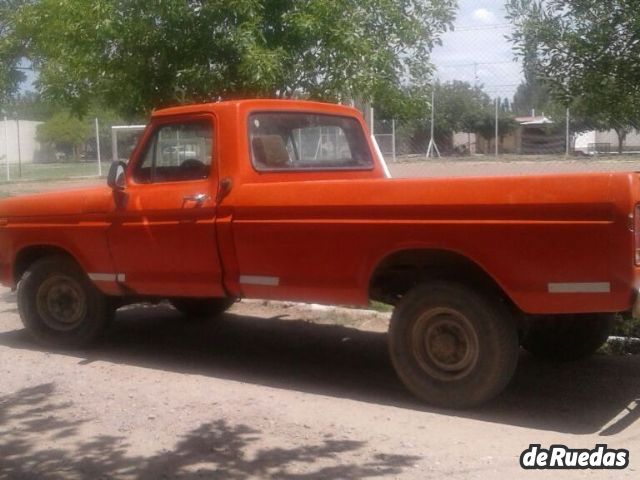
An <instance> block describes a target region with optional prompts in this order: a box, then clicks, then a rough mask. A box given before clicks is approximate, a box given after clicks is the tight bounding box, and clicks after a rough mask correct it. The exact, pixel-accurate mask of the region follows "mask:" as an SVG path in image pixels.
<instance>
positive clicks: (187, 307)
mask: <svg viewBox="0 0 640 480" xmlns="http://www.w3.org/2000/svg"><path fill="white" fill-rule="evenodd" d="M235 301H236V300H235V298H226V297H223V298H174V299H172V300H171V305H173V307H174V308H175V309H176V310H178V311H179V312H181V313H182V314H183V315H185V316H187V317H188V318H192V319H210V318H215V317H218V316H220V315H221V314H222V313H224V312H226V311H227V310H228V309H229V308H230V307H231V305H233V304H234V303H235Z"/></svg>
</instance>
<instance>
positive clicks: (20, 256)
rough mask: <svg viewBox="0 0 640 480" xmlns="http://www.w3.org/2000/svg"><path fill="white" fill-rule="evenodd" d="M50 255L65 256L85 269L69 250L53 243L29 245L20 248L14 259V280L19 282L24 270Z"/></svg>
mask: <svg viewBox="0 0 640 480" xmlns="http://www.w3.org/2000/svg"><path fill="white" fill-rule="evenodd" d="M49 256H63V257H66V258H69V259H70V260H72V261H73V262H75V263H76V264H77V265H78V266H80V268H82V269H83V271H84V270H85V269H84V268H83V266H82V263H81V262H80V261H79V260H78V259H77V258H76V256H75V255H73V254H72V253H71V252H70V251H69V250H67V249H65V248H63V247H60V246H58V245H52V244H38V245H27V246H24V247H23V248H21V249H20V250H18V252H17V253H16V255H15V257H14V261H13V270H12V274H13V281H14V283H15V284H17V283H18V282H19V281H20V279H21V278H22V275H24V272H26V271H27V269H28V268H29V267H30V266H31V265H33V263H34V262H37V261H38V260H40V259H42V258H45V257H49Z"/></svg>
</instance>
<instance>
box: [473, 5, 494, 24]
mask: <svg viewBox="0 0 640 480" xmlns="http://www.w3.org/2000/svg"><path fill="white" fill-rule="evenodd" d="M472 17H473V19H474V20H476V21H478V22H480V23H494V22H495V21H496V15H495V14H494V13H493V12H491V11H489V10H487V9H486V8H478V9H476V10H474V11H473V14H472Z"/></svg>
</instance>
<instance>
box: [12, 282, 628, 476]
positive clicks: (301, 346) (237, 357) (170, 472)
mask: <svg viewBox="0 0 640 480" xmlns="http://www.w3.org/2000/svg"><path fill="white" fill-rule="evenodd" d="M347 317H348V316H345V315H344V314H342V313H340V311H335V310H330V311H324V310H319V309H310V308H300V307H289V306H286V305H285V306H282V305H275V306H270V305H269V306H261V305H258V306H256V304H255V303H254V304H251V303H250V304H244V303H240V304H238V305H237V306H235V307H234V308H233V310H232V311H231V313H229V314H227V315H226V316H225V318H224V319H223V321H222V322H220V323H217V324H216V323H215V322H205V323H195V324H194V323H189V322H186V321H185V320H183V319H182V317H180V316H179V315H178V314H177V313H176V312H175V311H173V310H171V309H170V308H168V307H156V308H137V309H133V310H129V311H125V312H119V315H118V319H117V322H116V323H115V324H114V326H113V329H112V331H111V332H110V334H109V336H108V338H107V339H106V341H105V342H104V344H102V345H101V346H99V347H97V348H95V349H93V350H91V351H87V352H80V351H51V350H48V349H45V348H42V347H40V346H38V345H36V344H34V343H33V342H32V341H31V339H30V338H29V337H28V336H27V334H26V333H25V331H24V330H23V329H22V326H21V324H20V321H19V319H18V316H17V313H16V305H15V298H14V295H13V294H12V293H10V292H8V291H7V290H1V291H0V379H2V381H0V478H3V479H4V478H10V479H13V478H20V479H23V478H39V479H54V478H56V479H57V478H64V479H66V478H72V479H74V478H77V479H84V478H91V479H96V478H122V479H156V478H220V479H250V478H251V479H253V478H256V479H258V478H259V479H262V478H270V479H282V478H291V479H303V478H304V479H307V478H309V479H336V478H343V479H360V478H403V479H404V478H407V479H416V480H417V479H421V480H422V479H430V478H433V479H436V478H437V479H440V478H444V477H447V478H450V479H466V478H473V479H487V478H576V479H578V478H580V479H582V478H584V477H585V476H586V477H589V478H611V475H610V474H608V473H607V472H597V471H587V472H584V471H573V472H563V475H561V476H560V477H558V475H557V474H553V472H551V473H550V472H543V473H540V472H523V471H521V469H520V467H519V463H518V459H519V455H520V453H521V452H522V451H523V450H524V449H525V448H527V447H528V446H529V444H531V443H541V444H542V445H550V444H566V445H568V446H571V447H574V448H593V447H594V446H595V445H596V444H599V443H606V444H608V445H609V446H610V447H615V448H627V449H629V450H630V451H631V465H630V467H629V468H628V469H627V470H625V471H623V472H617V473H616V478H637V477H638V471H639V469H640V422H638V421H637V420H638V416H639V414H640V406H639V405H638V396H639V395H638V393H639V391H638V386H639V385H640V356H635V357H605V356H597V357H594V358H592V359H589V360H586V361H583V362H578V363H568V364H564V365H558V366H555V365H550V364H545V363H540V362H537V361H535V360H534V359H532V358H531V357H530V356H528V355H526V354H524V353H523V354H522V356H521V361H520V366H519V368H518V370H517V372H516V375H515V378H514V380H513V382H512V383H511V385H510V386H509V387H508V389H507V390H506V392H504V394H503V395H502V396H500V397H499V398H498V399H497V400H495V401H494V402H492V403H491V404H489V405H487V406H484V407H482V408H480V409H477V410H473V411H468V412H448V411H442V410H437V409H432V408H429V407H427V406H424V405H422V404H420V403H419V402H417V401H415V400H414V399H413V398H412V397H411V396H410V395H409V394H408V393H407V392H406V391H405V390H404V388H403V387H402V386H401V385H400V384H399V382H398V380H397V379H396V377H395V375H394V373H393V371H392V369H391V366H390V365H389V362H388V360H387V355H386V348H385V334H384V333H383V332H381V330H382V328H381V321H383V320H384V318H383V317H382V318H381V317H380V315H377V316H376V315H373V316H372V317H371V318H369V317H366V318H364V319H363V320H362V321H359V322H358V321H354V320H353V319H351V320H349V319H348V318H347ZM333 320H336V321H337V322H338V323H340V324H329V323H328V322H331V321H333ZM354 323H355V324H357V325H358V327H359V328H354V326H353V324H354ZM525 473H526V474H525ZM556 473H557V472H556Z"/></svg>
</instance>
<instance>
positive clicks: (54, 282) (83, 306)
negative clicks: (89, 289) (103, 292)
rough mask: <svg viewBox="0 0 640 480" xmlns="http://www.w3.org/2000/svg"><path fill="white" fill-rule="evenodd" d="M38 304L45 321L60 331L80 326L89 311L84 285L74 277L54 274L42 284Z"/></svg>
mask: <svg viewBox="0 0 640 480" xmlns="http://www.w3.org/2000/svg"><path fill="white" fill-rule="evenodd" d="M36 304H37V305H36V306H37V309H38V313H39V314H40V317H41V318H42V320H43V321H44V323H45V324H46V325H47V326H48V327H50V328H52V329H54V330H58V331H66V330H71V329H73V328H75V327H76V326H78V325H79V324H80V323H81V322H82V320H83V319H84V317H85V315H86V312H87V301H86V296H85V293H84V290H83V289H82V286H81V285H80V284H79V283H78V282H77V281H76V280H75V279H73V278H71V277H67V276H64V275H54V276H52V277H50V278H48V279H47V280H45V281H44V282H42V284H41V285H40V288H39V289H38V293H37V298H36Z"/></svg>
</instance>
